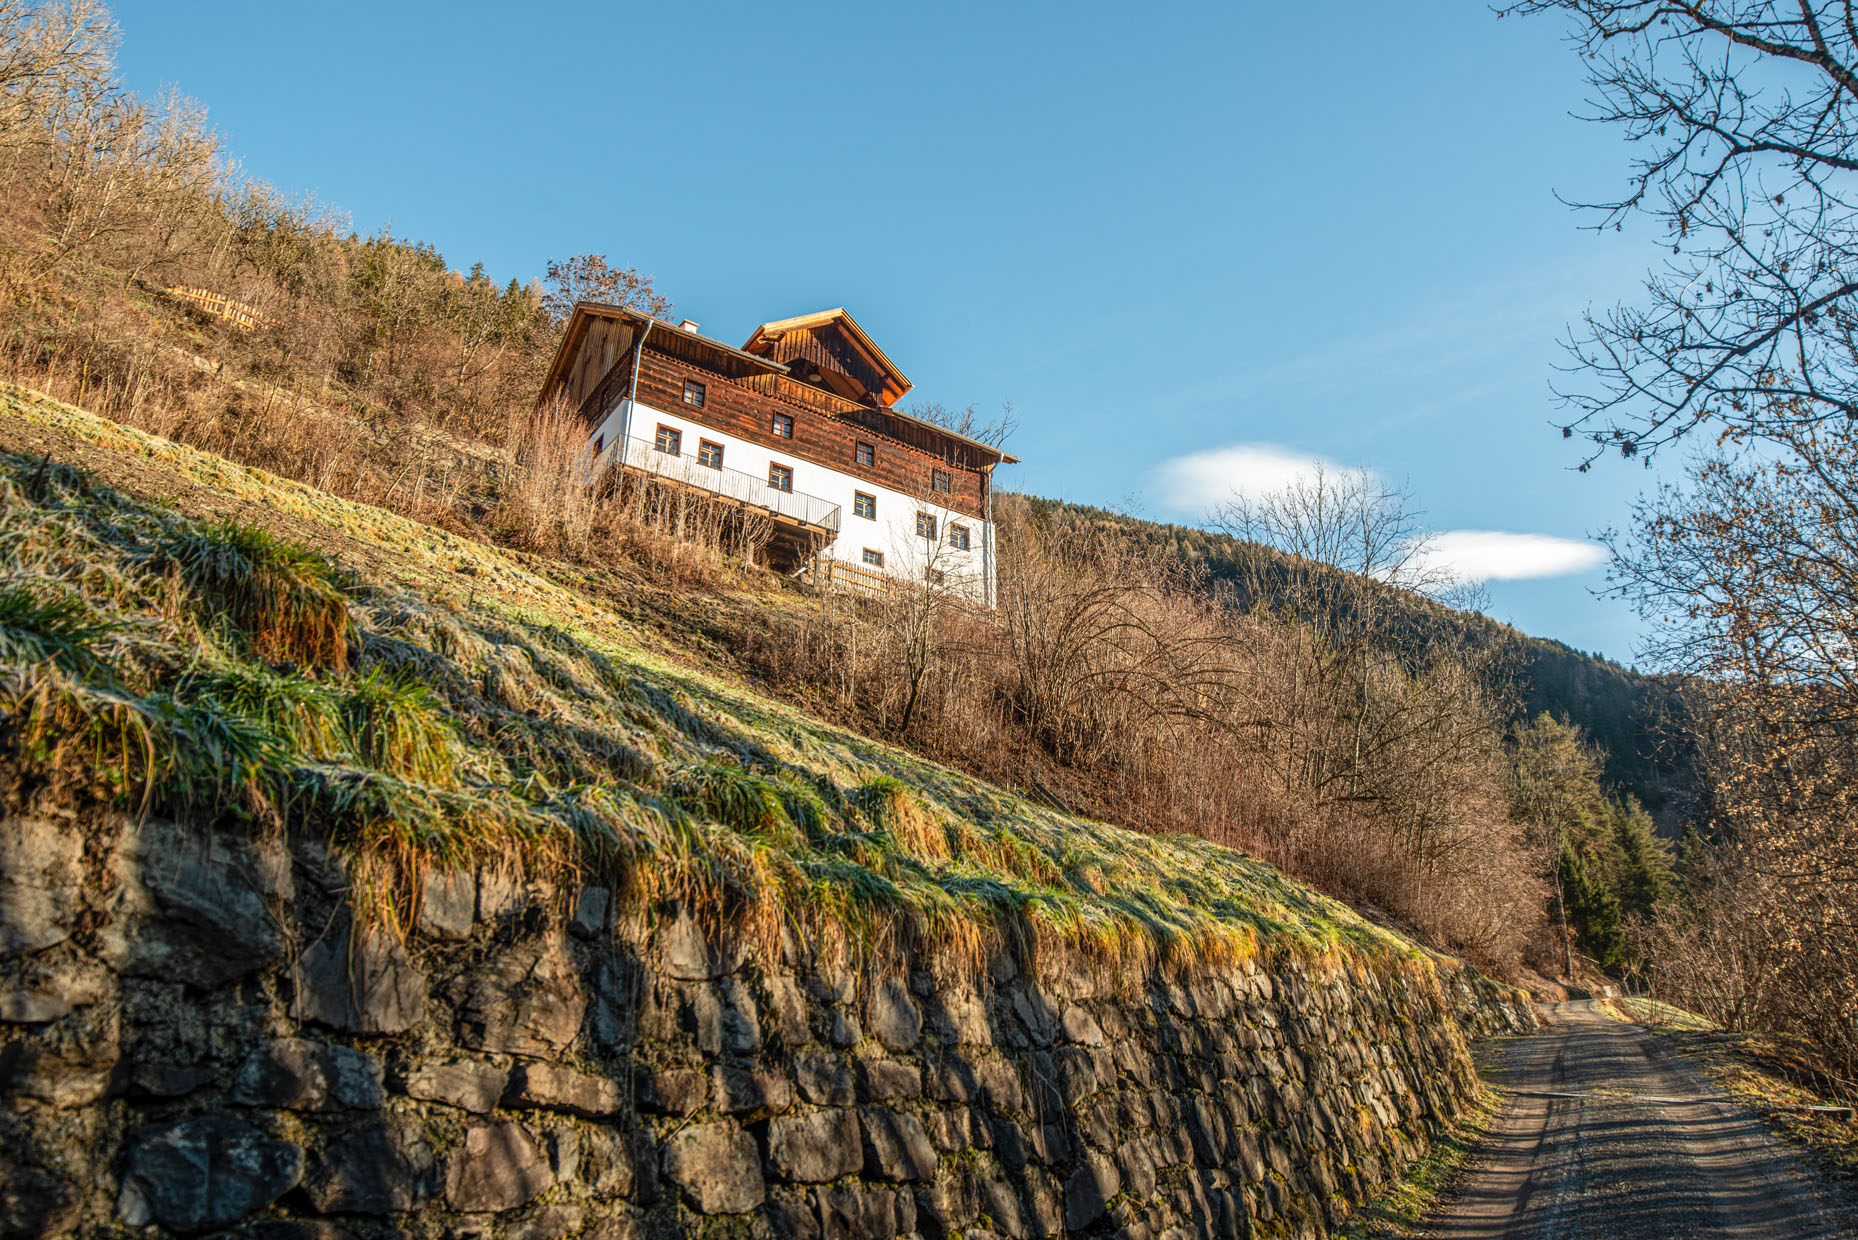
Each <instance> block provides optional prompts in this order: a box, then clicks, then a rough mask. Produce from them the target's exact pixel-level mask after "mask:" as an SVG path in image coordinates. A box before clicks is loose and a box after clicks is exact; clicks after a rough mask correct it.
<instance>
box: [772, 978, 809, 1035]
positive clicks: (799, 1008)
mask: <svg viewBox="0 0 1858 1240" xmlns="http://www.w3.org/2000/svg"><path fill="white" fill-rule="evenodd" d="M766 985H767V990H768V1012H769V1015H771V1016H772V1017H773V1018H774V1021H773V1023H774V1027H775V1029H776V1030H778V1031H779V1033H780V1036H781V1041H782V1042H783V1043H785V1044H786V1045H787V1046H789V1047H800V1046H805V1045H806V1044H807V1043H808V1042H809V1041H811V1040H812V1037H813V1029H812V1013H811V1010H810V1009H809V1008H808V1007H807V1002H806V993H805V992H804V991H803V990H801V988H800V984H799V983H798V982H796V981H795V980H794V979H793V978H791V977H789V976H787V975H786V974H776V975H775V976H773V977H770V978H768V979H767V981H766Z"/></svg>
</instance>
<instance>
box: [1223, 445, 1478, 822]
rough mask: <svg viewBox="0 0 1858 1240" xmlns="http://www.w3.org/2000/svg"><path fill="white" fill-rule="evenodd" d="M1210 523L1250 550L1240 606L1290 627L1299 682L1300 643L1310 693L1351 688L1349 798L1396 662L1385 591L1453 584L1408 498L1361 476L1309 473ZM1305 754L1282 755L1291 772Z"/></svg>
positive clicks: (1424, 590)
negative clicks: (1377, 687) (1384, 683)
mask: <svg viewBox="0 0 1858 1240" xmlns="http://www.w3.org/2000/svg"><path fill="white" fill-rule="evenodd" d="M1211 518H1212V523H1213V524H1214V525H1215V526H1217V527H1218V528H1220V529H1221V530H1223V531H1225V532H1226V533H1227V534H1229V535H1231V536H1232V537H1233V538H1236V539H1239V540H1241V541H1242V542H1244V543H1247V544H1249V545H1250V546H1251V547H1252V548H1253V551H1252V554H1250V555H1249V556H1248V558H1247V559H1246V561H1245V563H1244V565H1243V568H1242V570H1241V575H1240V584H1241V588H1242V589H1243V590H1244V592H1245V595H1246V604H1247V606H1249V607H1252V608H1255V609H1263V610H1266V611H1269V612H1271V613H1273V614H1274V615H1276V616H1277V617H1278V618H1279V619H1281V620H1285V621H1288V622H1289V623H1291V624H1292V625H1294V626H1295V628H1296V632H1297V635H1298V656H1299V658H1298V663H1299V670H1298V671H1297V672H1295V673H1294V675H1295V676H1296V677H1298V678H1299V680H1298V682H1297V685H1296V687H1298V688H1301V687H1303V685H1302V684H1301V681H1300V678H1301V677H1302V676H1303V675H1304V672H1303V670H1302V664H1303V662H1304V659H1303V656H1304V655H1305V653H1306V652H1305V649H1304V642H1305V639H1306V635H1307V640H1308V642H1309V648H1308V651H1307V654H1308V656H1309V666H1310V669H1311V670H1312V671H1313V673H1314V681H1313V683H1311V684H1310V685H1309V686H1308V687H1309V688H1310V689H1311V690H1312V691H1313V692H1317V693H1327V692H1330V691H1331V690H1332V689H1333V687H1335V686H1340V685H1347V686H1349V687H1350V688H1349V692H1350V693H1351V694H1352V696H1353V698H1354V705H1353V707H1352V709H1351V711H1350V713H1351V715H1352V720H1351V722H1350V726H1349V729H1348V730H1349V734H1350V736H1351V738H1352V746H1353V755H1352V761H1351V762H1350V763H1349V764H1348V771H1349V776H1348V778H1349V782H1350V785H1351V787H1350V794H1351V795H1361V793H1362V788H1361V780H1362V774H1363V771H1364V769H1365V768H1364V758H1365V750H1364V747H1365V745H1366V742H1367V739H1368V730H1369V719H1370V716H1371V713H1372V705H1373V702H1372V698H1373V694H1372V692H1371V685H1372V681H1373V679H1374V676H1375V673H1376V669H1377V664H1380V663H1383V662H1385V661H1387V660H1389V659H1395V660H1397V658H1398V655H1399V653H1400V651H1399V646H1400V645H1401V635H1400V634H1399V633H1396V632H1395V631H1394V630H1393V629H1392V628H1391V627H1390V622H1391V621H1392V620H1394V619H1395V618H1396V617H1397V614H1398V613H1396V612H1391V611H1390V610H1389V604H1390V601H1391V597H1392V592H1393V591H1396V590H1408V591H1412V592H1414V593H1419V594H1430V593H1436V592H1439V591H1441V590H1444V589H1446V588H1448V587H1450V586H1452V585H1453V584H1454V583H1455V582H1456V577H1455V576H1454V575H1453V574H1452V573H1451V572H1450V571H1449V570H1448V569H1447V568H1445V567H1444V566H1443V565H1442V564H1441V563H1440V562H1439V561H1438V560H1437V559H1436V557H1434V556H1432V555H1431V554H1429V552H1430V550H1431V546H1432V543H1431V539H1430V538H1429V536H1428V535H1427V534H1426V532H1425V530H1424V528H1423V526H1422V525H1421V524H1420V519H1419V518H1420V513H1419V511H1418V509H1417V507H1416V505H1415V504H1414V501H1413V497H1412V495H1411V493H1410V492H1408V491H1407V490H1406V489H1404V488H1402V487H1397V486H1394V485H1391V484H1389V483H1387V482H1385V481H1383V480H1382V479H1380V478H1378V477H1377V476H1375V475H1374V474H1371V473H1368V472H1367V471H1365V470H1342V471H1337V470H1331V469H1327V468H1325V467H1323V466H1322V465H1320V464H1319V465H1317V466H1316V467H1315V468H1314V469H1313V470H1312V471H1311V473H1310V474H1309V475H1308V476H1307V477H1304V478H1300V479H1298V480H1296V481H1295V482H1292V483H1291V484H1289V485H1288V486H1285V487H1283V488H1281V489H1279V490H1277V491H1273V492H1268V493H1266V494H1263V495H1257V496H1252V495H1243V494H1234V496H1233V497H1232V499H1230V500H1228V501H1227V502H1226V503H1224V504H1222V505H1220V506H1219V507H1218V508H1216V509H1215V510H1214V511H1213V513H1212V514H1211ZM1310 756H1311V755H1310V753H1309V752H1308V751H1304V752H1302V753H1298V752H1297V751H1296V750H1294V749H1293V750H1292V751H1291V752H1289V753H1287V754H1286V761H1287V762H1288V763H1291V764H1292V765H1293V766H1294V765H1295V763H1297V762H1298V761H1305V762H1307V761H1308V759H1309V758H1310Z"/></svg>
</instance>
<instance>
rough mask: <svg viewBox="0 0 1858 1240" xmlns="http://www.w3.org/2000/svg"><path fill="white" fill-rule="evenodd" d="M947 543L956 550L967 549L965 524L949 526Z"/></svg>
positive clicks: (966, 528)
mask: <svg viewBox="0 0 1858 1240" xmlns="http://www.w3.org/2000/svg"><path fill="white" fill-rule="evenodd" d="M948 545H949V546H951V547H953V548H954V549H955V550H957V551H966V550H967V549H968V527H967V526H965V525H951V526H949V527H948Z"/></svg>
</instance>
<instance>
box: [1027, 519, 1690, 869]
mask: <svg viewBox="0 0 1858 1240" xmlns="http://www.w3.org/2000/svg"><path fill="white" fill-rule="evenodd" d="M1027 503H1028V504H1029V505H1030V507H1031V508H1032V510H1033V511H1034V512H1036V513H1038V514H1040V515H1041V516H1042V517H1043V518H1044V519H1046V520H1050V521H1055V522H1060V523H1072V524H1077V525H1080V526H1087V527H1098V528H1101V529H1105V530H1111V531H1114V532H1115V533H1116V534H1117V535H1119V536H1120V537H1123V538H1126V539H1127V540H1128V541H1129V542H1130V543H1131V544H1132V545H1134V546H1137V547H1141V548H1143V549H1144V550H1145V551H1158V552H1162V553H1164V554H1166V555H1169V556H1172V557H1177V558H1178V559H1179V560H1180V561H1181V562H1182V563H1183V564H1186V565H1189V566H1191V567H1193V568H1194V569H1196V570H1199V571H1202V572H1204V574H1205V578H1206V580H1207V582H1208V583H1209V584H1210V585H1212V586H1214V587H1215V588H1223V589H1225V590H1227V591H1229V592H1230V595H1231V599H1232V602H1233V605H1234V606H1237V607H1240V608H1246V607H1248V606H1249V605H1250V603H1251V600H1250V599H1248V598H1247V597H1246V596H1245V588H1244V581H1245V580H1246V577H1247V574H1248V569H1249V567H1250V564H1251V561H1252V560H1253V558H1254V557H1259V556H1262V557H1265V558H1268V559H1269V558H1275V557H1276V553H1275V552H1273V551H1272V550H1271V549H1269V548H1261V547H1258V546H1256V545H1253V544H1247V543H1244V542H1242V541H1240V540H1239V539H1236V538H1234V537H1232V536H1231V535H1228V534H1224V533H1220V532H1219V531H1216V530H1208V529H1203V528H1200V527H1197V526H1190V525H1177V524H1174V523H1171V522H1159V521H1149V520H1144V519H1142V518H1140V517H1133V516H1128V515H1126V514H1123V513H1116V512H1111V511H1108V510H1106V509H1102V508H1096V507H1092V506H1090V505H1087V504H1072V503H1066V502H1064V501H1059V500H1047V499H1037V498H1029V499H1028V500H1027ZM1386 597H1387V598H1388V599H1389V600H1390V601H1391V602H1392V603H1393V604H1394V605H1395V606H1397V607H1399V608H1400V610H1401V612H1402V614H1403V615H1404V616H1405V617H1406V619H1407V622H1408V623H1410V624H1411V625H1412V626H1413V628H1414V629H1415V630H1416V632H1417V634H1418V635H1419V641H1420V644H1421V645H1423V644H1425V641H1426V639H1427V638H1429V637H1432V636H1436V635H1439V634H1451V635H1454V636H1459V635H1462V636H1465V637H1468V638H1470V639H1471V640H1472V641H1473V642H1475V643H1476V644H1478V645H1480V646H1482V647H1484V648H1486V649H1488V650H1490V651H1492V652H1495V653H1497V654H1498V655H1499V657H1498V658H1497V659H1496V660H1495V661H1494V662H1493V664H1492V667H1493V670H1494V671H1495V673H1496V675H1497V677H1498V684H1497V685H1496V686H1495V687H1496V688H1498V689H1499V690H1500V692H1502V693H1503V695H1504V699H1505V701H1506V703H1507V705H1508V709H1509V713H1510V716H1511V718H1512V719H1525V718H1533V717H1535V716H1537V715H1541V714H1543V713H1547V714H1550V715H1553V716H1555V717H1557V718H1560V719H1563V720H1566V721H1567V722H1569V723H1571V724H1573V725H1574V726H1575V727H1576V728H1578V729H1580V731H1581V732H1582V733H1583V734H1584V735H1585V736H1586V737H1587V739H1588V740H1589V741H1590V742H1591V743H1592V744H1594V745H1595V746H1597V747H1598V749H1599V750H1600V752H1601V754H1602V755H1603V760H1604V767H1605V778H1606V782H1607V784H1608V785H1609V786H1610V787H1612V788H1613V789H1614V791H1616V792H1618V793H1621V794H1629V795H1632V796H1636V797H1637V798H1638V799H1639V801H1640V802H1641V803H1642V804H1644V806H1645V807H1646V808H1647V809H1648V810H1650V811H1652V813H1653V814H1654V816H1655V817H1657V818H1658V819H1659V821H1660V823H1661V824H1663V825H1664V826H1665V827H1666V828H1667V829H1669V830H1671V831H1672V833H1673V834H1674V835H1675V834H1676V833H1677V832H1679V831H1681V830H1682V814H1683V812H1684V809H1685V806H1686V803H1687V802H1686V788H1687V778H1688V762H1687V758H1686V742H1685V741H1684V739H1683V735H1682V730H1681V729H1680V728H1678V727H1676V726H1674V725H1675V720H1674V718H1673V712H1675V711H1676V710H1677V709H1678V701H1677V697H1676V691H1675V686H1674V684H1673V682H1672V681H1670V680H1669V679H1667V678H1661V677H1658V676H1647V675H1642V674H1640V673H1639V672H1638V671H1636V670H1634V669H1631V668H1626V667H1621V666H1620V665H1619V664H1617V663H1615V662H1613V661H1612V660H1611V659H1608V658H1606V657H1604V656H1602V655H1597V654H1586V653H1583V652H1581V651H1579V650H1575V649H1574V648H1573V647H1571V646H1567V645H1564V644H1563V643H1561V642H1558V641H1554V640H1551V639H1548V638H1542V637H1532V636H1530V635H1529V634H1527V633H1524V632H1522V631H1520V630H1518V629H1516V628H1513V627H1511V626H1510V625H1507V624H1503V623H1501V622H1500V621H1496V620H1492V619H1490V618H1489V617H1487V616H1483V615H1480V614H1477V613H1475V612H1465V611H1459V610H1455V609H1453V608H1451V607H1447V606H1444V605H1442V604H1440V603H1436V602H1433V601H1432V600H1430V599H1426V598H1422V597H1420V596H1418V595H1415V594H1412V593H1409V592H1405V591H1399V590H1388V591H1387V592H1386Z"/></svg>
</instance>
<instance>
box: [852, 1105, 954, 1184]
mask: <svg viewBox="0 0 1858 1240" xmlns="http://www.w3.org/2000/svg"><path fill="white" fill-rule="evenodd" d="M858 1120H859V1123H860V1125H861V1126H862V1128H863V1129H864V1149H865V1173H866V1174H867V1175H874V1176H878V1177H881V1178H883V1179H886V1180H906V1181H914V1180H927V1179H929V1178H930V1177H932V1176H933V1175H935V1169H936V1163H937V1159H936V1153H935V1147H934V1146H933V1145H931V1144H930V1143H929V1134H928V1133H926V1132H924V1131H923V1126H922V1123H921V1121H919V1120H918V1119H917V1118H916V1117H915V1116H914V1115H909V1114H906V1113H903V1112H899V1111H891V1110H886V1109H884V1108H882V1107H859V1108H858Z"/></svg>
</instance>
